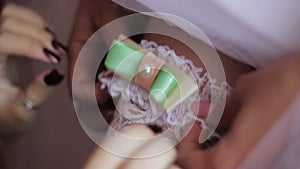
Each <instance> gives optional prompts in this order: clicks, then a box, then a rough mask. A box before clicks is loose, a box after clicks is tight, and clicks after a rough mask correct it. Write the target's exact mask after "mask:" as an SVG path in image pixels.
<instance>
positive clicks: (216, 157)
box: [178, 56, 300, 169]
mask: <svg viewBox="0 0 300 169" xmlns="http://www.w3.org/2000/svg"><path fill="white" fill-rule="evenodd" d="M299 73H300V56H293V57H284V58H281V59H279V60H277V61H275V62H274V63H272V64H270V65H268V66H266V67H264V68H262V69H260V70H257V71H255V72H253V73H249V74H247V75H244V76H242V77H241V78H240V79H239V80H238V82H237V83H236V86H235V89H234V92H233V94H232V97H231V98H230V100H229V104H228V106H227V107H226V108H225V112H224V114H223V117H224V118H223V120H222V123H221V124H220V125H221V127H228V126H229V125H230V124H231V122H233V123H232V125H231V128H230V130H229V132H228V133H227V134H226V135H225V137H224V138H223V139H222V140H221V141H220V142H219V143H218V144H217V145H216V146H214V147H212V148H211V149H208V150H206V151H202V150H199V148H197V146H196V144H197V136H195V133H198V132H195V129H194V130H192V133H193V134H194V135H191V134H189V136H188V137H187V138H186V139H185V140H184V141H183V142H182V143H181V145H180V149H179V152H178V154H179V156H178V163H179V164H180V165H181V166H182V167H183V168H187V169H196V168H207V169H209V168H214V169H233V168H236V167H237V166H238V165H239V164H240V163H241V162H242V160H243V159H244V158H245V157H246V155H247V154H248V153H249V152H250V151H251V149H253V148H254V146H255V145H256V144H257V143H258V141H259V140H260V139H261V138H262V137H263V136H264V135H265V134H266V133H267V132H268V130H269V129H270V128H271V126H272V125H273V124H274V123H275V122H276V121H277V120H278V119H279V118H280V116H281V115H282V113H284V111H285V109H286V108H287V107H288V106H289V105H290V104H291V102H292V101H293V99H294V98H295V97H296V96H297V94H298V93H299V91H300V79H299ZM274 148H275V149H276V147H274Z"/></svg>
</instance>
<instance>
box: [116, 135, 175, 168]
mask: <svg viewBox="0 0 300 169" xmlns="http://www.w3.org/2000/svg"><path fill="white" fill-rule="evenodd" d="M170 147H173V145H172V144H171V143H170V141H169V140H167V139H166V138H160V139H154V140H153V141H152V142H151V143H149V144H147V145H145V146H144V147H143V148H141V149H140V150H139V151H138V152H137V154H136V155H135V156H137V157H144V158H140V159H128V161H127V162H125V164H124V165H123V166H122V167H121V169H140V168H141V167H143V168H144V169H153V168H155V169H166V168H167V167H168V166H170V165H171V164H172V163H173V162H174V160H175V157H176V151H175V149H174V148H172V149H171V150H170ZM166 150H168V151H166ZM165 151H166V152H165ZM149 155H154V156H153V157H147V156H149Z"/></svg>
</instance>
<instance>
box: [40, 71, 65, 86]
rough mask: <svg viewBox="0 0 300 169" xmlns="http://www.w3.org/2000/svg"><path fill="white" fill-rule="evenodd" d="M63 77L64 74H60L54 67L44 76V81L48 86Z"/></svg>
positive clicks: (58, 81) (53, 84)
mask: <svg viewBox="0 0 300 169" xmlns="http://www.w3.org/2000/svg"><path fill="white" fill-rule="evenodd" d="M63 79H64V75H62V74H60V73H59V72H58V71H57V70H56V69H53V70H52V71H51V72H50V73H49V74H47V75H46V76H45V77H44V82H45V83H46V84H47V85H48V86H55V85H57V84H59V83H60V82H61V81H62V80H63Z"/></svg>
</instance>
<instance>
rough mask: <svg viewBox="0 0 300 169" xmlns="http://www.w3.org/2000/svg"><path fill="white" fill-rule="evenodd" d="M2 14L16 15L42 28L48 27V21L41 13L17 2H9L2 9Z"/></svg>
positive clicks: (5, 15)
mask: <svg viewBox="0 0 300 169" xmlns="http://www.w3.org/2000/svg"><path fill="white" fill-rule="evenodd" d="M2 16H4V17H7V16H8V17H16V18H20V19H22V20H26V21H27V22H29V23H31V24H33V25H35V26H37V27H40V28H45V27H46V21H44V19H43V18H42V17H41V16H40V15H39V14H37V13H36V12H34V11H33V10H31V9H28V8H26V7H23V6H20V5H17V4H11V3H10V4H7V5H6V6H5V7H4V9H3V11H2Z"/></svg>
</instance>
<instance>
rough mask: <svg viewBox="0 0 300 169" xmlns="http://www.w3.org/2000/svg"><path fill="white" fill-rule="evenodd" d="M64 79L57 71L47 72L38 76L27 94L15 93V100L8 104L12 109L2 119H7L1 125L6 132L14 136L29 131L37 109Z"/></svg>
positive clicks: (18, 91) (27, 90) (28, 88)
mask: <svg viewBox="0 0 300 169" xmlns="http://www.w3.org/2000/svg"><path fill="white" fill-rule="evenodd" d="M62 79H63V76H62V75H60V74H58V73H57V71H55V70H53V71H50V70H45V71H43V72H41V73H40V74H38V75H37V76H36V78H35V79H34V80H33V81H32V82H31V83H30V84H29V86H28V87H27V89H26V90H25V92H21V91H20V90H17V92H14V93H15V94H14V95H13V96H14V99H13V100H11V103H10V104H8V106H10V108H9V109H8V111H6V112H4V113H3V114H2V115H1V116H2V119H5V120H3V121H4V122H5V124H4V123H1V125H2V126H3V125H4V126H5V128H4V129H5V130H6V132H7V133H8V134H13V133H16V132H20V131H23V130H25V129H27V128H28V126H29V125H30V124H31V123H30V122H31V121H32V120H33V118H34V117H35V114H36V109H35V108H36V107H38V106H40V105H41V104H42V103H43V102H44V101H45V100H46V98H47V97H48V95H49V94H50V93H51V91H52V90H53V87H54V86H55V85H57V84H58V83H60V82H61V81H62Z"/></svg>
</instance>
